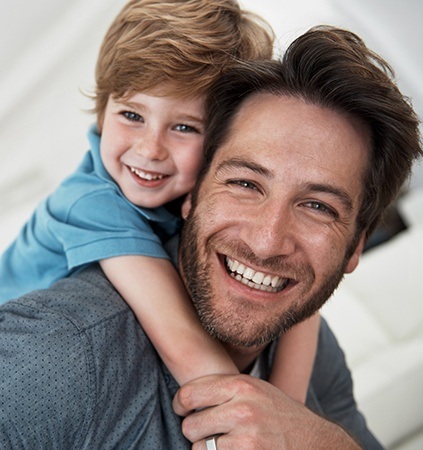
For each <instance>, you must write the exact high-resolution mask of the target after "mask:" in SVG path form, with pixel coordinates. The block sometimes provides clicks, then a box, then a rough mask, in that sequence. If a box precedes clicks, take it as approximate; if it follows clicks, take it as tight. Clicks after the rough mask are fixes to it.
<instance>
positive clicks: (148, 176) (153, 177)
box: [128, 166, 169, 181]
mask: <svg viewBox="0 0 423 450" xmlns="http://www.w3.org/2000/svg"><path fill="white" fill-rule="evenodd" d="M128 167H129V170H130V171H131V172H132V173H134V174H135V175H137V176H138V177H139V178H141V179H142V180H145V181H159V180H162V179H163V178H165V177H168V176H169V175H165V174H163V173H157V172H148V171H145V170H142V169H137V168H136V167H133V166H128Z"/></svg>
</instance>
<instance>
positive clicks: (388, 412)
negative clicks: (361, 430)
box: [322, 190, 423, 450]
mask: <svg viewBox="0 0 423 450" xmlns="http://www.w3.org/2000/svg"><path fill="white" fill-rule="evenodd" d="M399 210H400V213H401V215H402V218H403V220H404V221H405V222H406V224H407V225H408V228H407V230H405V231H402V232H400V233H399V234H397V235H396V236H395V237H394V238H392V239H391V240H389V241H388V242H386V243H384V244H382V245H380V246H378V247H375V248H373V249H370V250H369V251H368V252H366V253H365V254H364V255H363V256H362V258H361V261H360V264H359V266H358V268H357V269H356V271H355V272H353V273H352V274H350V275H347V276H346V277H345V280H344V281H343V283H342V284H341V286H340V287H339V288H338V289H337V290H336V292H335V294H334V295H333V298H332V299H330V300H329V302H328V303H327V304H326V305H325V306H324V308H323V310H322V314H323V316H324V317H326V319H327V320H328V322H329V323H330V325H331V327H332V329H333V330H334V332H335V334H336V336H337V337H338V340H339V341H340V343H341V346H342V347H343V349H344V351H345V353H346V357H347V362H348V363H349V366H350V368H351V370H352V373H353V379H354V386H355V395H356V398H357V401H358V404H359V407H360V409H361V410H362V411H363V413H364V414H365V416H366V418H367V421H368V424H369V426H370V428H371V429H372V430H373V432H374V433H375V434H376V435H377V436H378V438H379V439H380V440H381V442H382V443H383V444H384V445H385V446H386V447H387V448H389V449H396V450H400V449H401V450H421V449H423V263H422V259H423V190H414V191H412V192H411V193H410V194H408V195H407V196H406V197H404V198H403V199H402V201H401V202H400V204H399Z"/></svg>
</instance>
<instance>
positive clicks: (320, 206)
mask: <svg viewBox="0 0 423 450" xmlns="http://www.w3.org/2000/svg"><path fill="white" fill-rule="evenodd" d="M306 206H308V207H309V208H311V209H313V210H315V211H317V212H319V213H322V214H328V215H330V216H333V217H337V216H338V213H337V212H336V211H334V210H333V209H332V208H329V207H328V206H326V205H325V204H324V203H320V202H312V201H310V202H307V203H306Z"/></svg>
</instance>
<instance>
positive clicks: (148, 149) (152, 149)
mask: <svg viewBox="0 0 423 450" xmlns="http://www.w3.org/2000/svg"><path fill="white" fill-rule="evenodd" d="M135 151H136V153H137V154H139V155H141V156H144V157H145V158H147V159H150V160H152V161H163V160H165V159H166V158H167V157H168V151H167V146H166V142H165V137H164V136H163V134H162V133H161V132H160V131H156V130H146V131H145V133H144V134H143V136H142V138H140V139H139V140H138V141H137V143H136V146H135Z"/></svg>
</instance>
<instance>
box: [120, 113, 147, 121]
mask: <svg viewBox="0 0 423 450" xmlns="http://www.w3.org/2000/svg"><path fill="white" fill-rule="evenodd" d="M121 114H122V115H123V116H124V117H125V118H126V119H128V120H129V121H130V122H142V116H140V115H139V114H137V113H136V112H133V111H123V112H121Z"/></svg>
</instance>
